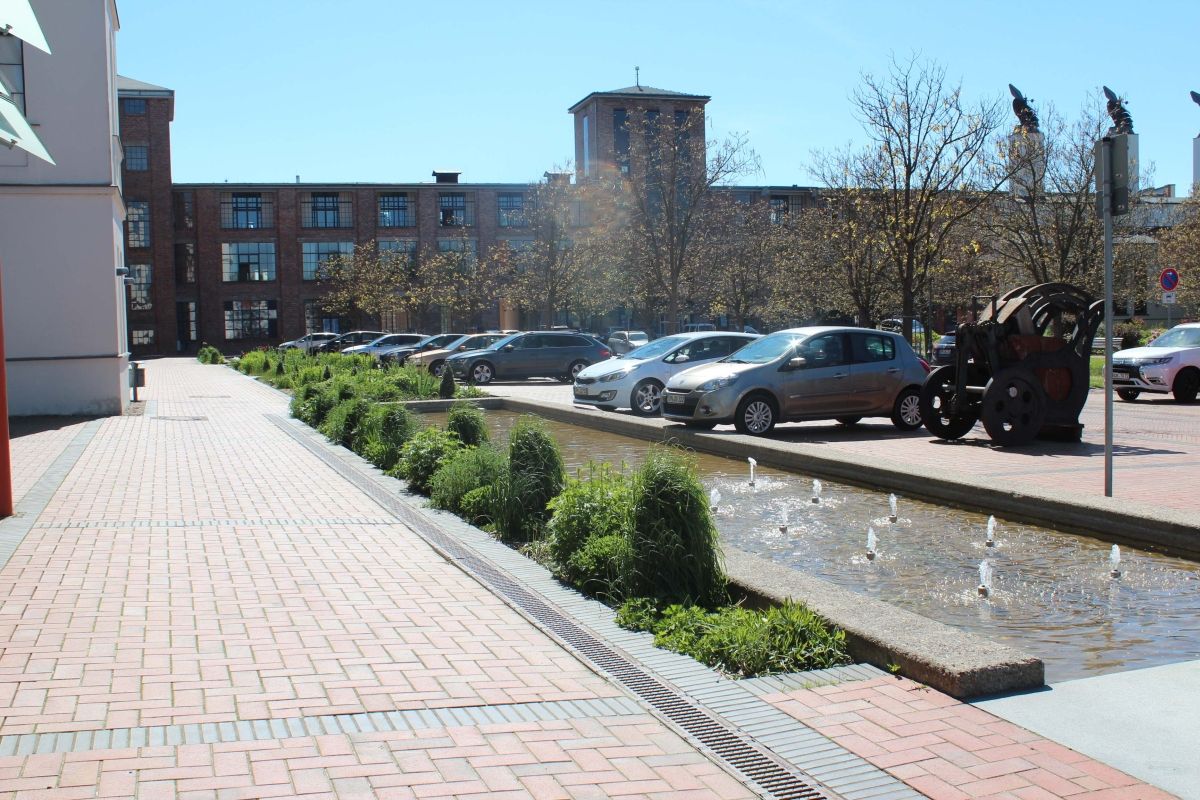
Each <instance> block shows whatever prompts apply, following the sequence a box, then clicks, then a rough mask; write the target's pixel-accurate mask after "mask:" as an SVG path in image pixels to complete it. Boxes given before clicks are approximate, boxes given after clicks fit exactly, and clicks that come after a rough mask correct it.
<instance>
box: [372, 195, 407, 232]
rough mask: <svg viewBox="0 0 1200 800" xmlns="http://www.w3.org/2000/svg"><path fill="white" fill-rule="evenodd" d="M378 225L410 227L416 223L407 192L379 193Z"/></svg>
mask: <svg viewBox="0 0 1200 800" xmlns="http://www.w3.org/2000/svg"><path fill="white" fill-rule="evenodd" d="M377 202H378V203H379V227H380V228H410V227H412V226H413V225H415V224H416V222H415V221H414V219H413V214H412V207H411V205H410V204H409V201H408V192H388V193H386V194H381V195H379V199H378V201H377Z"/></svg>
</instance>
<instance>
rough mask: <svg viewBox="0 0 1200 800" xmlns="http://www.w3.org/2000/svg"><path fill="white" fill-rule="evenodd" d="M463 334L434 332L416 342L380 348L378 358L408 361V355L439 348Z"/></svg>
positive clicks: (388, 360)
mask: <svg viewBox="0 0 1200 800" xmlns="http://www.w3.org/2000/svg"><path fill="white" fill-rule="evenodd" d="M463 336H464V334H461V333H435V334H434V335H433V336H426V337H424V338H422V339H421V340H420V341H417V342H412V343H410V344H402V345H399V346H397V347H388V348H386V349H384V350H381V351H380V352H379V360H380V361H382V362H383V363H385V364H404V363H405V362H407V361H408V357H409V356H411V355H413V354H414V353H423V352H425V351H427V350H440V349H441V348H443V347H445V346H446V345H448V344H450V343H451V342H453V341H455V340H456V339H461V338H462V337H463Z"/></svg>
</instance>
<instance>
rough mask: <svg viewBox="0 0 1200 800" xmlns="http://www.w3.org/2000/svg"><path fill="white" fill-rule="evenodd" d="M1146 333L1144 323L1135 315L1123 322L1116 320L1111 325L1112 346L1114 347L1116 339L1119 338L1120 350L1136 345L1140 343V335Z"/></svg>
mask: <svg viewBox="0 0 1200 800" xmlns="http://www.w3.org/2000/svg"><path fill="white" fill-rule="evenodd" d="M1145 333H1146V323H1145V322H1143V321H1142V320H1141V319H1138V318H1137V317H1133V318H1132V319H1129V320H1127V321H1125V322H1118V323H1116V324H1115V325H1113V334H1114V337H1115V338H1114V341H1113V346H1114V349H1116V339H1120V341H1121V347H1120V349H1122V350H1128V349H1129V348H1131V347H1138V346H1139V345H1141V343H1142V337H1143V336H1144V335H1145Z"/></svg>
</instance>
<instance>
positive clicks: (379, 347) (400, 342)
mask: <svg viewBox="0 0 1200 800" xmlns="http://www.w3.org/2000/svg"><path fill="white" fill-rule="evenodd" d="M424 338H425V334H423V333H389V334H387V335H386V336H380V337H379V338H378V339H374V340H372V341H370V342H367V343H366V344H356V345H354V346H353V347H347V348H346V349H345V350H343V351H342V352H343V353H345V354H346V355H348V356H353V355H370V356H378V355H379V354H380V353H381V352H383V351H384V350H390V349H391V348H393V347H403V346H404V345H409V344H416V343H417V342H419V341H421V340H422V339H424Z"/></svg>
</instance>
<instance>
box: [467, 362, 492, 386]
mask: <svg viewBox="0 0 1200 800" xmlns="http://www.w3.org/2000/svg"><path fill="white" fill-rule="evenodd" d="M494 377H496V372H495V370H493V369H492V365H491V364H489V363H488V362H486V361H480V362H479V363H477V364H475V365H474V366H473V367H471V382H472V383H477V384H479V385H480V386H484V385H486V384H489V383H491V382H492V378H494Z"/></svg>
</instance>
